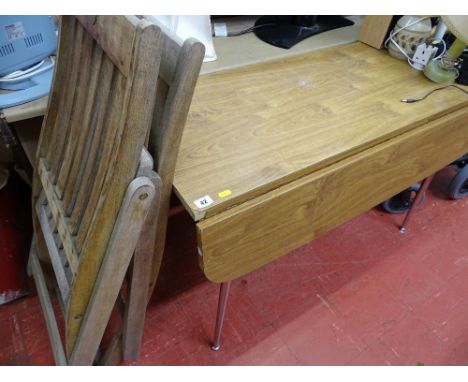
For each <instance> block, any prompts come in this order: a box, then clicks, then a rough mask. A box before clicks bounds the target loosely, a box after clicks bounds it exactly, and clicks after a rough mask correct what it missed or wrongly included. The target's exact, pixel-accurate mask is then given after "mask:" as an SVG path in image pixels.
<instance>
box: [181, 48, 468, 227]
mask: <svg viewBox="0 0 468 382" xmlns="http://www.w3.org/2000/svg"><path fill="white" fill-rule="evenodd" d="M437 87H440V85H438V84H435V83H433V82H431V81H429V80H427V79H426V78H425V77H424V75H423V74H422V73H421V72H417V71H416V70H413V69H412V68H411V67H409V66H408V64H407V63H406V62H403V61H400V60H397V59H394V58H392V57H390V56H389V55H388V53H387V52H386V51H379V50H376V49H373V48H370V47H368V46H367V45H365V44H362V43H359V42H357V43H352V44H349V45H345V46H341V47H334V48H329V49H324V50H321V51H316V52H311V53H307V54H303V55H299V56H295V57H290V58H285V59H279V60H275V61H269V62H265V63H259V64H254V65H249V66H245V67H242V68H236V69H232V70H226V71H222V72H217V73H212V74H207V75H204V76H201V77H200V78H199V81H198V84H197V87H196V90H195V95H194V98H193V102H192V106H191V109H190V113H189V117H188V120H187V124H186V128H185V131H184V135H183V138H182V144H181V149H180V153H179V156H178V160H177V167H176V173H175V179H174V188H175V191H176V193H177V194H178V196H179V198H180V199H181V201H182V202H183V203H184V205H185V207H186V209H187V210H188V211H189V213H190V214H191V215H192V217H193V218H194V220H195V221H198V220H201V219H203V218H206V217H209V216H212V215H214V214H216V213H218V212H220V211H223V210H225V209H227V208H230V207H232V206H234V205H237V204H240V203H242V202H245V201H246V200H249V199H252V198H254V197H255V196H258V195H260V194H264V193H265V192H268V191H270V190H272V189H275V188H277V187H278V186H280V185H283V184H286V183H288V182H290V181H291V180H294V179H297V178H300V177H302V176H304V175H307V174H310V173H312V172H314V171H317V170H318V169H320V168H323V167H325V166H327V165H330V164H332V163H335V162H337V161H339V160H341V159H343V158H346V157H349V156H350V155H353V154H354V153H357V152H361V151H363V150H365V149H367V148H369V147H372V146H374V145H376V144H378V143H381V142H383V141H385V140H388V139H390V138H392V137H395V136H397V135H399V134H402V133H403V132H405V131H408V130H410V129H413V128H416V127H417V126H420V125H422V124H424V123H427V122H428V121H431V120H434V119H437V118H439V117H441V116H442V115H445V114H447V113H450V112H452V111H454V110H458V109H460V108H462V107H464V106H467V105H468V97H467V96H466V94H463V93H462V92H460V91H458V90H456V89H453V88H449V89H446V90H443V91H440V92H437V93H435V94H433V95H431V96H430V97H428V98H427V99H426V100H424V101H422V102H418V103H413V104H406V103H402V102H400V99H402V98H420V97H422V96H424V95H425V94H426V93H427V92H429V91H430V90H432V89H435V88H437ZM447 134H450V132H449V131H448V132H447ZM206 202H207V203H206Z"/></svg>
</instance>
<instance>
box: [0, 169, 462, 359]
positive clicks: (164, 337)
mask: <svg viewBox="0 0 468 382" xmlns="http://www.w3.org/2000/svg"><path fill="white" fill-rule="evenodd" d="M450 175H451V174H450V171H449V170H444V171H442V172H441V173H439V174H438V175H437V177H436V179H435V181H434V183H433V185H432V186H431V189H430V191H429V194H428V197H427V198H426V201H425V203H424V204H423V205H422V206H421V207H420V209H419V210H418V213H417V214H416V215H415V217H414V220H413V221H412V223H411V225H410V227H409V232H408V233H406V234H401V233H399V231H398V229H397V225H398V223H399V222H400V221H401V216H394V215H388V214H385V213H382V212H381V211H379V210H378V209H373V210H371V211H368V212H367V213H365V214H363V215H361V216H359V217H357V218H356V219H354V220H352V221H350V222H348V223H346V224H344V225H342V226H340V227H339V228H337V229H335V230H333V231H332V232H330V233H328V234H326V235H324V236H322V237H320V238H318V239H316V240H315V241H312V242H311V243H309V244H307V245H305V246H303V247H301V248H299V249H297V250H295V251H293V252H292V253H290V254H289V255H288V256H285V257H283V258H281V259H279V260H277V261H275V262H273V263H271V264H269V265H268V266H266V267H264V268H262V269H260V270H258V271H256V272H253V273H252V274H249V275H247V276H246V277H243V278H241V279H239V280H237V281H235V282H233V285H232V289H231V298H230V304H229V307H228V311H227V317H226V322H225V327H224V336H223V348H222V349H221V350H220V351H219V352H213V351H212V350H210V348H209V342H210V339H211V338H212V335H213V328H214V320H215V313H216V303H217V294H218V287H217V286H216V285H214V284H211V283H209V282H207V281H206V280H205V279H204V278H203V276H202V275H201V273H200V271H199V269H198V266H197V255H196V251H195V241H194V240H195V237H194V234H193V227H192V223H191V221H190V218H189V217H188V216H187V215H186V214H185V213H182V214H179V215H176V216H174V217H173V218H171V221H170V235H169V238H168V251H167V256H166V258H165V261H164V263H163V267H162V270H161V276H160V279H159V281H158V285H157V289H156V292H155V293H154V296H153V298H152V300H151V303H150V305H149V308H148V313H147V319H146V325H145V332H144V341H143V347H142V352H141V357H140V359H139V361H138V362H134V363H133V365H416V364H417V363H423V364H425V365H466V364H468V303H466V300H467V299H466V293H467V292H466V291H467V290H468V277H467V274H468V250H467V249H468V234H467V233H466V232H467V231H466V226H465V224H464V223H465V222H467V221H468V200H462V201H450V200H447V198H446V196H445V195H444V192H443V188H444V186H446V184H447V181H448V180H449V179H450ZM176 249H177V250H176ZM0 364H3V365H18V364H21V365H47V364H53V358H52V355H51V351H50V348H49V342H48V337H47V332H46V327H45V324H44V321H43V318H42V315H41V311H40V307H39V303H38V299H37V297H35V296H29V297H26V298H23V299H20V300H18V301H16V302H14V303H10V304H7V305H4V306H1V307H0Z"/></svg>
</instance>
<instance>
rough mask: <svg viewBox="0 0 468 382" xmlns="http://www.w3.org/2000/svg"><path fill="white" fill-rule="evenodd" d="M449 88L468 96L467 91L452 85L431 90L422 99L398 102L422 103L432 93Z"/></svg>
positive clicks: (406, 99)
mask: <svg viewBox="0 0 468 382" xmlns="http://www.w3.org/2000/svg"><path fill="white" fill-rule="evenodd" d="M450 87H453V88H455V89H458V90H460V91H462V92H463V93H465V94H468V90H465V89H462V88H461V87H459V86H457V85H453V84H452V85H447V86H442V87H440V88H436V89H433V90H431V91H430V92H429V93H427V94H426V95H425V96H424V97H422V98H404V99H401V100H400V102H404V103H415V102H419V101H423V100H425V99H426V98H427V97H429V96H430V95H431V94H432V93H435V92H436V91H439V90H444V89H447V88H450Z"/></svg>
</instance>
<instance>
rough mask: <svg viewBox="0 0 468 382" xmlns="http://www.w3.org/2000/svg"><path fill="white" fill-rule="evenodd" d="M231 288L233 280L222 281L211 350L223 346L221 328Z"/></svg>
mask: <svg viewBox="0 0 468 382" xmlns="http://www.w3.org/2000/svg"><path fill="white" fill-rule="evenodd" d="M230 289H231V281H228V282H225V283H221V285H220V288H219V300H218V313H217V315H216V327H215V336H214V341H213V344H212V345H211V350H215V351H217V350H219V349H220V348H221V330H222V329H223V322H224V315H225V313H226V307H227V303H228V297H229V290H230Z"/></svg>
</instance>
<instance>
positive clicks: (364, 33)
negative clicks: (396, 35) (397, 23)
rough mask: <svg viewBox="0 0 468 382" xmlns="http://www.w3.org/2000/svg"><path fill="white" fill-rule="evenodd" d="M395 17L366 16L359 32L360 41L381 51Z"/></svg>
mask: <svg viewBox="0 0 468 382" xmlns="http://www.w3.org/2000/svg"><path fill="white" fill-rule="evenodd" d="M392 19H393V16H391V15H390V16H389V15H381V16H366V17H365V18H364V21H363V22H362V27H361V30H360V31H359V41H361V42H363V43H365V44H367V45H370V46H372V47H373V48H376V49H380V48H382V45H383V43H384V39H385V36H386V35H387V32H388V28H390V24H391V22H392Z"/></svg>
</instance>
